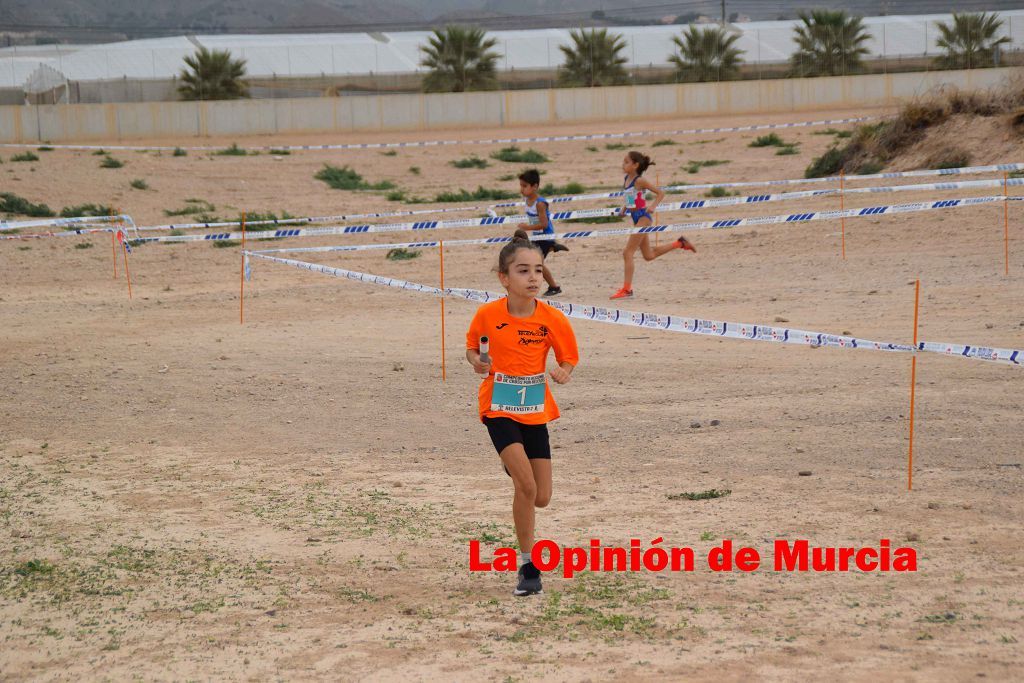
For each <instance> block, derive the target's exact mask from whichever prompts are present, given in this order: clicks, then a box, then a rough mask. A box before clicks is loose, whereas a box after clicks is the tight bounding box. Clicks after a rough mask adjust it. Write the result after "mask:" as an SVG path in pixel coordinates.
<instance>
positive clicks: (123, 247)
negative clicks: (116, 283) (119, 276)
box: [121, 233, 132, 299]
mask: <svg viewBox="0 0 1024 683" xmlns="http://www.w3.org/2000/svg"><path fill="white" fill-rule="evenodd" d="M122 234H123V233H122ZM127 239H128V236H127V235H124V238H123V239H122V240H121V250H122V251H123V252H124V276H125V279H127V280H128V298H129V299H131V298H132V274H131V273H130V272H128V245H127V243H126V240H127Z"/></svg>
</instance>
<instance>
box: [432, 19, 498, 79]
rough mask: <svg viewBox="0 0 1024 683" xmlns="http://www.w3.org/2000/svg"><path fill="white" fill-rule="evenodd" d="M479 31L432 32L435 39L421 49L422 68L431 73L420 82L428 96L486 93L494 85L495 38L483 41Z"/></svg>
mask: <svg viewBox="0 0 1024 683" xmlns="http://www.w3.org/2000/svg"><path fill="white" fill-rule="evenodd" d="M485 37H486V33H484V31H483V30H482V29H479V28H472V27H468V26H445V28H444V30H443V31H439V30H437V29H434V35H432V36H431V37H430V39H429V40H428V41H427V42H428V44H427V45H426V46H424V47H421V48H420V50H421V51H422V52H423V54H424V57H423V61H421V62H420V65H421V66H425V67H427V68H428V69H430V73H429V74H427V76H426V77H425V78H424V79H423V89H424V90H426V91H427V92H466V91H469V90H486V89H488V88H493V87H495V86H496V85H497V83H498V79H497V77H496V76H495V63H496V62H497V61H498V56H499V55H498V53H497V52H491V51H490V50H491V48H492V47H494V46H495V45H497V44H498V41H497V40H496V39H495V38H486V39H485Z"/></svg>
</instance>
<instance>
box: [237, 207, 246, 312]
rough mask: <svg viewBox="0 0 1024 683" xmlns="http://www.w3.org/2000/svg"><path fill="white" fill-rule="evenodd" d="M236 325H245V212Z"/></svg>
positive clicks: (243, 214) (243, 215) (243, 213)
mask: <svg viewBox="0 0 1024 683" xmlns="http://www.w3.org/2000/svg"><path fill="white" fill-rule="evenodd" d="M238 282H239V290H238V324H239V325H244V324H245V211H243V212H242V268H241V272H240V273H239V277H238Z"/></svg>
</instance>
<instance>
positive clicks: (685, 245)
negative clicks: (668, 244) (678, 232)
mask: <svg viewBox="0 0 1024 683" xmlns="http://www.w3.org/2000/svg"><path fill="white" fill-rule="evenodd" d="M676 242H679V246H680V247H681V248H682V249H683V251H692V252H693V253H694V254H696V253H697V247H695V246H693V242H691V241H690V240H688V239H686V238H685V237H680V238H679V239H677V240H676Z"/></svg>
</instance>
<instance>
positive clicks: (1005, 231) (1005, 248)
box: [1003, 171, 1010, 275]
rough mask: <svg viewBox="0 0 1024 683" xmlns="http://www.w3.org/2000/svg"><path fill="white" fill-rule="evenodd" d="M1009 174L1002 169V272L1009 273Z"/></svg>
mask: <svg viewBox="0 0 1024 683" xmlns="http://www.w3.org/2000/svg"><path fill="white" fill-rule="evenodd" d="M1009 179H1010V177H1009V175H1007V173H1006V171H1003V197H1004V199H1003V264H1004V265H1003V274H1004V275H1009V274H1010V200H1009V196H1010V186H1009Z"/></svg>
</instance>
